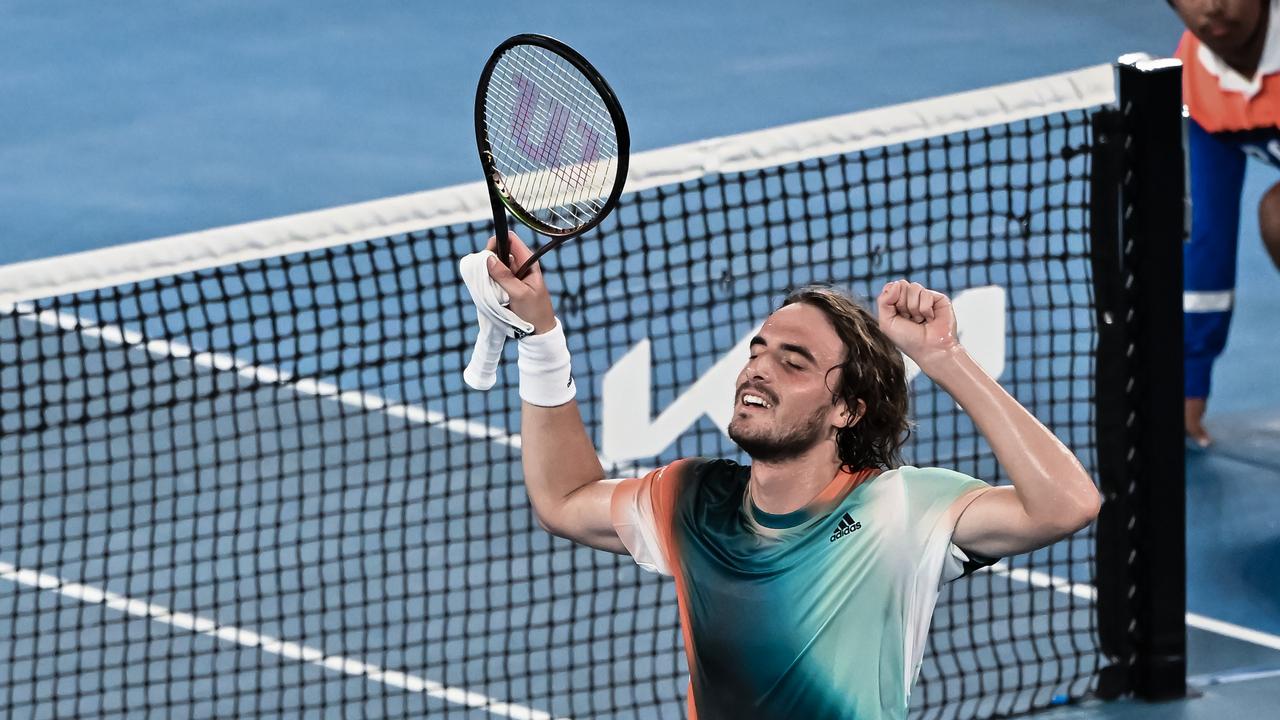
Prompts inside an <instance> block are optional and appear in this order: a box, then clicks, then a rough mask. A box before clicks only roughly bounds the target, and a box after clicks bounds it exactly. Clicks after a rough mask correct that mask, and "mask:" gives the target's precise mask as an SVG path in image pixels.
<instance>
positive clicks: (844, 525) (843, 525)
mask: <svg viewBox="0 0 1280 720" xmlns="http://www.w3.org/2000/svg"><path fill="white" fill-rule="evenodd" d="M861 529H862V523H860V522H858V521H857V520H854V519H853V518H851V517H849V513H845V514H844V517H842V518H840V524H839V525H837V526H836V529H835V530H834V531H832V533H831V539H830V540H828V541H827V542H835V541H837V540H839V539H840V538H842V537H844V536H845V535H849V534H852V533H854V532H856V531H858V530H861Z"/></svg>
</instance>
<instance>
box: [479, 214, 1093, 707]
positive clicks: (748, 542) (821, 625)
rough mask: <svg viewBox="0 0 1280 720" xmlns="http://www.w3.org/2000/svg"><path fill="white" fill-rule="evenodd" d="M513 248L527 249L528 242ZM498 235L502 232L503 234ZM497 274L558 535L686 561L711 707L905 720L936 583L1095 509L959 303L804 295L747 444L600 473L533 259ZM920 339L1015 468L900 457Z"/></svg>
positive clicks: (774, 353)
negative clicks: (634, 472)
mask: <svg viewBox="0 0 1280 720" xmlns="http://www.w3.org/2000/svg"><path fill="white" fill-rule="evenodd" d="M511 247H512V253H513V256H514V262H513V263H512V266H516V265H517V264H519V263H522V262H523V261H524V260H525V259H526V258H527V257H528V256H529V249H528V248H527V247H526V246H525V245H524V244H522V243H521V242H520V241H519V239H518V238H515V237H514V235H513V236H512V239H511ZM491 248H492V243H491ZM489 273H490V275H491V276H492V277H493V278H494V279H495V280H496V281H497V282H498V284H499V285H501V286H502V288H503V289H505V290H506V291H507V293H508V294H509V295H510V297H511V309H512V310H514V311H515V312H516V314H518V315H519V316H521V317H522V318H524V319H526V320H528V321H529V322H530V323H532V324H533V326H534V328H535V334H534V335H531V336H528V337H525V338H524V339H522V340H521V341H520V360H519V362H520V394H521V397H522V398H523V399H524V403H523V411H522V412H523V414H522V421H521V433H522V449H523V450H522V451H523V463H524V475H525V483H526V485H527V487H528V491H529V497H530V500H531V501H532V504H533V509H534V512H535V513H536V515H537V518H538V520H539V521H540V522H541V524H542V525H543V526H544V527H545V528H546V529H547V530H549V531H550V532H552V533H554V534H556V535H559V536H561V537H565V538H568V539H570V540H574V541H576V542H579V543H582V544H584V545H589V546H591V547H594V548H599V549H602V550H608V551H610V552H615V553H630V554H631V556H632V557H633V558H634V559H635V561H636V562H637V563H639V564H640V565H642V566H644V567H646V568H649V569H652V570H656V571H657V572H660V573H664V574H667V575H673V576H674V577H675V581H676V590H677V594H678V597H679V603H680V619H681V626H682V629H683V633H684V643H685V652H686V653H687V656H688V660H689V668H690V674H691V682H690V686H691V687H690V694H689V715H690V717H696V718H700V719H701V720H716V719H720V718H724V719H726V720H743V719H744V718H752V719H755V720H771V719H773V718H823V719H826V718H903V717H906V714H907V705H908V699H909V695H910V690H911V686H912V684H913V683H914V682H915V679H916V675H917V673H918V671H919V666H920V662H921V659H922V657H923V654H924V647H925V636H926V634H927V631H928V627H929V622H930V617H931V615H932V613H933V608H934V604H935V602H936V600H937V595H938V589H939V586H940V584H941V583H943V582H946V581H949V580H952V579H955V578H958V577H960V576H961V575H963V574H965V573H966V572H968V571H972V570H975V569H977V568H979V567H981V566H983V565H987V564H990V563H992V562H994V560H993V559H994V558H998V557H1001V556H1007V555H1012V554H1015V553H1022V552H1027V551H1030V550H1034V549H1035V548H1039V547H1043V546H1045V545H1048V544H1050V543H1052V542H1054V541H1056V540H1059V539H1061V538H1064V537H1066V536H1068V535H1070V534H1071V533H1073V532H1075V531H1077V530H1079V529H1080V528H1082V527H1084V526H1085V525H1087V524H1088V523H1089V522H1090V521H1092V520H1093V518H1094V517H1095V516H1096V515H1097V512H1098V508H1099V504H1100V498H1099V495H1098V492H1097V490H1096V489H1095V488H1094V485H1093V482H1092V480H1091V479H1090V477H1089V475H1088V474H1087V473H1086V472H1085V471H1084V469H1083V468H1082V467H1081V465H1080V463H1079V462H1078V461H1077V460H1076V458H1075V456H1074V455H1072V453H1071V451H1070V450H1068V449H1067V448H1066V447H1065V446H1063V444H1062V443H1061V442H1059V441H1058V440H1057V438H1055V437H1054V436H1053V434H1052V433H1051V432H1050V431H1049V430H1048V429H1046V428H1045V427H1044V426H1043V425H1041V424H1040V423H1039V422H1038V421H1037V420H1036V419H1035V418H1034V417H1033V416H1032V415H1031V414H1030V413H1029V412H1027V411H1026V410H1025V409H1024V408H1023V407H1022V406H1021V405H1019V404H1018V402H1017V401H1016V400H1014V399H1013V398H1012V397H1010V396H1009V395H1008V394H1007V393H1006V392H1005V391H1004V390H1003V389H1001V387H1000V385H998V384H997V383H996V382H995V380H993V379H992V378H991V377H989V376H988V375H987V374H986V373H985V372H983V370H982V369H981V368H980V367H979V366H978V364H977V363H975V362H974V360H973V359H972V358H971V357H970V356H969V355H968V353H966V352H965V349H964V348H963V347H961V345H960V344H959V343H958V342H957V340H956V332H955V318H954V317H953V315H952V311H951V305H950V302H949V301H948V300H947V298H946V297H945V296H944V295H942V294H941V293H937V292H934V291H931V290H928V289H925V288H923V287H921V286H920V285H918V284H915V283H908V282H906V281H905V280H899V281H895V282H891V283H889V284H887V285H885V287H884V290H883V291H882V292H881V293H880V295H879V297H878V298H876V304H877V308H878V311H879V319H878V321H877V320H876V319H875V318H873V317H872V316H871V314H870V313H869V312H867V311H866V310H864V309H863V308H861V307H860V306H858V305H857V304H856V303H855V302H854V301H852V300H851V299H850V298H849V297H847V296H846V295H843V294H841V293H839V292H837V291H834V290H831V289H828V288H822V287H811V288H805V289H802V290H799V291H797V292H795V293H792V294H791V295H790V296H789V297H788V298H787V299H786V300H785V301H784V303H783V305H782V307H780V308H779V309H778V310H777V311H776V312H774V313H773V314H772V315H770V316H769V318H768V320H767V321H766V322H765V323H764V326H763V327H762V328H761V330H760V332H759V334H758V335H757V336H756V337H755V338H754V339H753V340H752V342H751V356H750V359H748V360H747V361H746V364H745V365H744V366H743V368H742V371H741V373H739V375H738V379H737V393H736V396H735V398H734V404H735V406H734V415H733V420H732V422H731V423H730V425H729V435H730V437H731V438H732V439H733V440H734V441H735V442H736V443H737V444H738V446H739V447H741V448H742V449H743V450H744V451H745V452H746V454H747V455H749V456H750V457H751V460H752V464H751V465H750V466H745V467H744V466H741V465H738V464H736V463H734V462H731V461H728V460H707V459H694V458H690V459H685V460H679V461H677V462H674V463H672V464H670V465H667V466H665V467H662V468H658V469H657V470H654V471H653V472H651V473H649V474H648V475H646V476H644V477H642V478H628V479H614V480H610V479H606V478H605V475H604V471H603V470H602V468H601V465H600V461H599V460H598V459H597V456H596V451H595V449H594V448H593V447H592V443H591V439H590V438H589V437H588V435H587V431H586V429H585V427H584V426H583V423H582V418H581V416H580V415H579V412H578V407H577V404H576V403H575V402H574V400H573V390H574V387H573V382H572V378H571V376H570V372H569V363H570V359H569V351H568V348H567V346H566V343H565V339H564V333H563V330H562V328H561V326H560V325H559V324H558V321H557V320H556V317H555V315H554V312H553V310H552V305H551V299H550V296H549V295H548V293H547V290H546V287H545V286H544V284H543V279H542V272H541V270H540V269H538V268H537V267H536V266H535V267H534V270H533V271H532V272H531V273H530V274H529V275H528V276H527V277H526V278H525V279H524V280H523V281H521V280H517V279H516V278H515V277H514V276H513V275H512V274H511V272H510V270H508V269H507V268H505V267H503V266H502V264H500V263H497V262H496V259H495V260H492V261H490V263H489ZM899 351H901V352H902V353H906V354H907V356H909V357H910V358H911V359H912V360H914V361H915V362H916V363H917V364H918V365H919V366H920V368H921V370H923V371H924V372H925V373H926V374H928V376H929V377H930V378H932V379H933V381H934V382H937V383H939V384H940V385H941V386H942V387H943V388H945V389H946V390H947V391H948V392H949V393H951V396H952V397H953V398H955V400H956V402H958V403H959V404H960V405H961V406H962V407H963V408H964V409H965V410H966V412H968V414H969V416H970V417H971V418H972V419H973V421H974V423H975V424H976V425H977V427H978V428H979V429H980V430H981V432H982V434H983V435H984V436H985V437H986V438H987V440H988V441H989V443H990V444H991V447H992V449H993V450H994V451H995V454H996V457H997V458H998V459H999V461H1000V463H1001V465H1002V466H1003V467H1004V469H1005V470H1006V471H1007V473H1008V475H1009V477H1010V478H1012V480H1013V486H1012V487H1007V486H1006V487H991V486H988V485H987V484H985V483H983V482H982V481H980V480H975V479H974V478H971V477H968V476H965V475H962V474H960V473H957V472H953V471H950V470H945V469H938V468H915V467H906V466H901V465H900V459H899V449H900V448H901V446H902V443H903V441H904V439H905V436H906V434H907V429H908V421H907V397H908V396H907V392H908V390H907V382H906V373H905V369H904V366H903V360H902V355H901V353H900V352H899Z"/></svg>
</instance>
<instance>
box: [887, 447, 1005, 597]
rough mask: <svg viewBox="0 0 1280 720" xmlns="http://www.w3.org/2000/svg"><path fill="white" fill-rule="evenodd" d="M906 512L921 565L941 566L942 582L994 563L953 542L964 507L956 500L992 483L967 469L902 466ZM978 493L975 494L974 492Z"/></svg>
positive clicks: (991, 559) (939, 569) (993, 560)
mask: <svg viewBox="0 0 1280 720" xmlns="http://www.w3.org/2000/svg"><path fill="white" fill-rule="evenodd" d="M903 471H904V473H903V475H904V477H903V480H904V481H905V482H906V488H907V503H908V507H907V513H908V519H909V524H908V527H909V528H910V532H912V533H913V537H912V540H913V542H914V549H915V552H916V553H917V556H916V559H917V561H918V563H919V566H920V567H926V568H930V567H938V572H939V573H940V577H941V580H942V582H944V583H946V582H951V581H952V580H955V579H957V578H961V577H964V576H965V575H968V574H969V573H972V572H974V571H976V570H978V569H979V568H982V567H986V566H988V565H991V564H993V563H995V559H994V558H984V557H980V556H977V555H974V554H972V553H969V552H966V551H965V550H963V549H962V548H959V547H957V546H956V545H955V544H953V543H952V542H951V536H952V535H953V534H954V533H955V529H956V521H957V520H959V519H960V513H962V512H963V511H964V508H963V507H958V506H957V505H956V500H959V499H960V498H961V497H964V496H966V495H969V494H970V493H973V491H975V490H978V489H981V488H987V487H990V485H988V484H987V483H985V482H983V481H981V480H978V479H976V478H972V477H969V476H968V475H965V474H964V473H959V472H955V471H953V470H944V469H942V468H903ZM975 497H976V496H975Z"/></svg>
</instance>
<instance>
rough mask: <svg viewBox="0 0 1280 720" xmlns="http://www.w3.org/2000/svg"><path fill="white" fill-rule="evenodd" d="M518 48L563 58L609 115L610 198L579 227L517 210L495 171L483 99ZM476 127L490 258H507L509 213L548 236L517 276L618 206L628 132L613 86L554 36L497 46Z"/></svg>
mask: <svg viewBox="0 0 1280 720" xmlns="http://www.w3.org/2000/svg"><path fill="white" fill-rule="evenodd" d="M520 45H533V46H536V47H539V48H542V49H544V50H548V51H550V52H552V53H554V54H556V55H558V56H560V57H561V58H564V59H565V60H566V61H568V62H569V64H570V65H572V66H573V67H574V68H575V69H576V70H578V71H579V72H581V73H582V75H583V76H584V77H585V78H586V79H587V81H588V82H589V83H591V86H592V87H593V88H594V89H595V91H596V92H597V93H599V95H600V99H601V100H603V101H604V105H605V108H606V109H607V110H608V111H609V117H610V119H611V120H612V121H613V126H614V128H615V129H616V131H617V144H618V157H617V159H616V161H615V162H616V163H617V173H616V175H615V177H614V182H613V188H612V189H611V190H610V192H609V196H608V198H606V199H605V202H604V205H603V206H601V208H600V211H599V212H597V213H596V214H595V215H594V216H593V217H592V218H591V219H590V220H589V221H587V222H586V223H584V224H582V225H578V226H575V227H572V228H557V227H554V226H552V225H547V224H546V223H543V222H541V221H540V220H538V219H537V218H536V217H534V214H533V213H531V212H529V211H528V210H526V209H524V208H523V207H521V205H520V203H518V202H517V201H516V200H515V199H514V198H512V197H511V196H510V195H509V194H507V192H506V190H505V188H504V187H503V184H502V174H501V173H500V172H499V171H498V169H497V167H495V164H494V160H493V150H492V147H491V146H490V145H489V138H488V133H487V131H486V128H487V124H486V122H485V107H486V102H485V101H486V98H487V97H488V94H489V80H490V78H491V77H492V76H493V69H494V68H495V67H496V66H497V64H498V61H499V60H501V59H502V56H503V55H505V54H506V53H507V51H509V50H511V49H512V48H515V47H517V46H520ZM475 124H476V147H477V148H478V149H479V151H480V165H481V167H482V168H483V170H484V180H485V186H486V187H487V188H488V190H489V204H490V206H491V209H492V210H493V232H494V236H495V237H496V239H497V249H496V250H495V254H496V255H497V256H498V259H499V260H501V261H502V262H503V263H504V264H505V263H507V262H508V261H509V259H510V256H511V246H510V241H509V239H508V237H507V232H508V229H509V226H508V223H507V213H508V212H510V213H511V215H512V216H513V217H515V219H516V220H519V221H520V222H521V223H523V224H524V225H527V226H528V227H529V228H530V229H532V230H534V231H535V232H538V233H541V234H543V235H546V236H548V237H549V238H551V239H550V240H549V241H548V242H547V243H546V244H544V245H542V246H541V247H539V248H538V249H537V250H536V251H534V253H533V255H532V256H531V257H530V258H529V259H528V260H526V261H525V263H524V264H523V265H521V266H520V269H519V270H517V271H516V277H519V278H523V277H524V276H525V275H527V274H528V273H529V269H530V268H531V267H532V266H533V263H535V262H537V261H538V258H540V257H542V256H543V255H545V254H546V253H548V252H550V251H551V250H554V249H555V248H557V247H559V246H560V245H562V244H564V242H565V241H567V240H570V239H572V238H575V237H577V236H579V235H581V234H583V233H585V232H587V231H588V230H591V229H592V228H594V227H595V226H596V225H599V224H600V222H601V221H602V220H604V218H605V217H606V216H607V215H608V214H609V213H610V212H613V209H614V208H615V207H617V205H618V198H620V197H621V196H622V189H623V186H624V185H625V184H626V180H627V166H628V160H629V158H630V155H631V133H630V131H629V130H628V129H627V119H626V116H625V115H623V113H622V105H621V103H619V102H618V97H617V95H615V94H614V92H613V88H611V87H609V83H608V82H606V81H605V79H604V76H602V75H601V74H600V72H599V71H598V70H596V69H595V67H594V66H593V65H592V64H591V63H589V62H587V59H586V58H584V57H582V55H581V54H579V53H578V52H577V51H576V50H574V49H573V48H571V47H569V46H568V45H565V44H564V43H562V42H560V41H559V40H556V39H555V38H553V37H550V36H547V35H540V34H537V33H521V34H519V35H513V36H512V37H509V38H507V39H506V40H504V41H503V42H502V44H500V45H498V47H497V48H496V49H494V51H493V54H492V55H490V56H489V61H488V62H487V63H485V66H484V70H483V71H482V72H481V73H480V83H479V85H478V86H477V88H476V108H475Z"/></svg>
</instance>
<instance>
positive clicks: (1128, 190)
mask: <svg viewBox="0 0 1280 720" xmlns="http://www.w3.org/2000/svg"><path fill="white" fill-rule="evenodd" d="M1117 84H1118V88H1117V99H1118V108H1117V109H1116V110H1115V111H1112V112H1110V113H1107V114H1105V115H1100V116H1098V117H1096V118H1095V137H1096V139H1097V146H1098V148H1099V153H1098V155H1097V156H1096V157H1095V164H1096V176H1095V180H1094V186H1093V191H1094V197H1093V199H1092V202H1093V209H1094V211H1095V212H1097V213H1098V214H1097V215H1095V217H1094V220H1093V223H1094V226H1093V234H1094V245H1095V247H1094V261H1095V265H1099V263H1101V264H1100V266H1099V267H1098V268H1097V269H1098V272H1097V273H1096V274H1095V283H1096V284H1097V285H1098V290H1099V292H1098V294H1097V297H1098V301H1099V315H1100V317H1099V344H1098V370H1099V375H1098V388H1097V393H1098V398H1097V400H1098V438H1099V441H1098V448H1099V474H1100V481H1101V485H1102V491H1103V494H1104V497H1105V499H1106V502H1105V504H1104V507H1103V511H1102V514H1101V515H1100V517H1099V520H1098V544H1099V552H1098V553H1097V556H1098V567H1097V581H1096V582H1097V589H1098V613H1099V636H1100V640H1101V643H1102V647H1103V651H1104V652H1105V653H1106V655H1107V657H1108V659H1109V660H1110V664H1109V666H1108V667H1107V668H1105V669H1104V670H1103V671H1102V674H1101V677H1100V680H1099V687H1098V694H1099V695H1101V696H1103V697H1116V696H1119V695H1123V694H1130V693H1132V694H1133V695H1135V696H1137V697H1139V698H1142V699H1146V700H1163V699H1169V698H1176V697H1182V696H1184V695H1185V694H1186V544H1185V543H1186V540H1185V528H1186V507H1185V504H1186V496H1185V487H1184V485H1185V483H1184V480H1185V474H1186V468H1185V457H1184V450H1183V448H1184V441H1183V427H1182V387H1183V364H1182V247H1181V246H1182V243H1183V242H1184V241H1185V239H1186V230H1187V228H1186V224H1187V223H1186V205H1185V198H1186V181H1185V172H1186V163H1185V159H1184V158H1185V155H1184V147H1185V146H1184V143H1183V129H1184V121H1183V117H1182V94H1181V65H1180V64H1179V63H1178V62H1177V61H1172V60H1154V61H1148V60H1141V61H1132V62H1125V61H1124V59H1122V60H1121V63H1120V64H1119V65H1118V66H1117Z"/></svg>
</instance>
